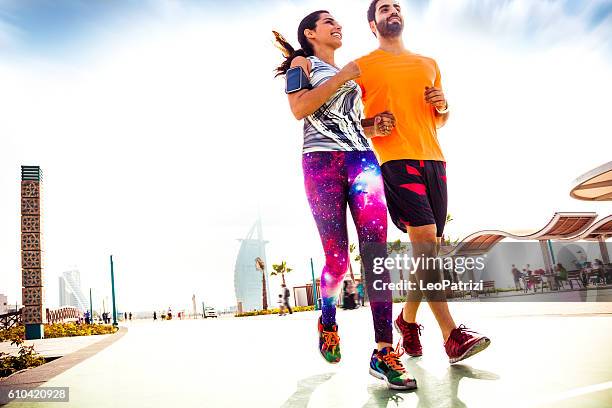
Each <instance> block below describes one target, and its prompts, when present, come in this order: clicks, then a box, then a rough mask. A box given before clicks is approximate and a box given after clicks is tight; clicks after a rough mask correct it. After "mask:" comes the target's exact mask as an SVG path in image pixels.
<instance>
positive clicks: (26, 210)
mask: <svg viewBox="0 0 612 408" xmlns="http://www.w3.org/2000/svg"><path fill="white" fill-rule="evenodd" d="M40 182H41V171H40V167H38V166H21V270H22V274H21V284H22V289H21V291H22V303H23V312H22V319H23V323H24V325H25V337H26V339H27V340H35V339H42V338H43V337H44V335H45V329H44V325H43V323H44V315H43V312H44V305H43V299H44V296H43V278H42V270H43V262H42V250H41V239H40V237H41V227H40V224H41V223H40V215H41V211H40V196H41V194H40Z"/></svg>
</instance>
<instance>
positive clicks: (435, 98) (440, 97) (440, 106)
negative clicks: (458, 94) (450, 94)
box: [425, 86, 448, 111]
mask: <svg viewBox="0 0 612 408" xmlns="http://www.w3.org/2000/svg"><path fill="white" fill-rule="evenodd" d="M425 102H426V103H428V104H430V105H432V106H433V107H434V108H436V110H438V111H443V110H445V109H446V108H448V102H447V101H446V98H445V97H444V92H442V90H441V89H438V88H436V87H433V86H426V87H425Z"/></svg>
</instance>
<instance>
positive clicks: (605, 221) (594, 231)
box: [563, 214, 612, 241]
mask: <svg viewBox="0 0 612 408" xmlns="http://www.w3.org/2000/svg"><path fill="white" fill-rule="evenodd" d="M608 238H612V214H611V215H608V216H607V217H605V218H602V219H601V220H599V221H597V222H596V223H595V224H593V225H591V226H590V227H589V228H587V229H586V230H585V231H584V232H583V233H582V234H580V235H578V236H575V237H572V238H566V239H563V241H579V240H585V241H601V240H603V241H605V240H606V239H608Z"/></svg>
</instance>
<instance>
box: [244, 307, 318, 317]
mask: <svg viewBox="0 0 612 408" xmlns="http://www.w3.org/2000/svg"><path fill="white" fill-rule="evenodd" d="M291 310H293V311H294V312H308V311H311V310H314V306H296V307H294V308H292V309H291ZM278 313H279V309H278V308H276V309H268V310H253V311H251V312H244V313H236V314H235V315H234V317H248V316H263V315H269V314H278Z"/></svg>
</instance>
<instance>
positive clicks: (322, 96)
mask: <svg viewBox="0 0 612 408" xmlns="http://www.w3.org/2000/svg"><path fill="white" fill-rule="evenodd" d="M294 67H302V69H303V70H304V72H305V73H306V75H307V76H310V62H309V61H308V60H307V59H306V58H304V57H296V58H294V59H293V61H292V62H291V68H294ZM359 74H360V71H359V67H358V66H357V64H355V63H354V62H349V63H348V64H347V65H346V66H345V67H344V68H342V69H341V70H340V72H338V73H337V74H336V75H334V76H333V77H331V78H329V79H328V80H327V81H325V82H324V83H323V84H322V85H321V86H318V87H316V88H314V89H304V90H302V91H299V92H295V93H292V94H289V95H288V97H289V106H291V112H293V116H295V118H296V119H297V120H301V119H304V118H305V117H306V116H308V115H311V114H313V113H314V112H316V110H317V109H319V108H320V107H321V106H323V104H324V103H325V102H327V101H328V100H329V98H330V97H331V96H332V95H333V94H334V93H335V92H336V91H337V90H338V88H340V87H341V86H342V85H343V84H344V83H345V82H347V81H350V80H351V79H355V78H357V77H359Z"/></svg>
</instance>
